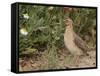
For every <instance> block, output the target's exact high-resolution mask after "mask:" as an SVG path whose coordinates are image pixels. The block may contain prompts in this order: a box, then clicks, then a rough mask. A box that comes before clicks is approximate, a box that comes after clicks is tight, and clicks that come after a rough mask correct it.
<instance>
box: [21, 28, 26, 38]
mask: <svg viewBox="0 0 100 76" xmlns="http://www.w3.org/2000/svg"><path fill="white" fill-rule="evenodd" d="M20 33H21V34H22V35H25V36H26V35H27V34H28V31H27V30H26V29H25V28H22V29H20Z"/></svg>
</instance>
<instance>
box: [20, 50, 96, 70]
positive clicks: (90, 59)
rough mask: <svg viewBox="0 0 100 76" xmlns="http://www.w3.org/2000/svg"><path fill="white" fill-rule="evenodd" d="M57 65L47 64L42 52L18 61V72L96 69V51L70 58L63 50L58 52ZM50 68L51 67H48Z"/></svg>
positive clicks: (45, 55)
mask: <svg viewBox="0 0 100 76" xmlns="http://www.w3.org/2000/svg"><path fill="white" fill-rule="evenodd" d="M57 54H58V60H57V63H56V64H57V65H55V66H52V65H50V64H48V63H50V61H48V56H47V53H46V52H45V51H44V52H42V53H39V54H34V55H33V57H23V58H20V59H19V71H37V70H49V69H71V68H88V67H96V51H95V50H93V51H89V52H88V54H89V56H79V57H78V56H76V57H75V56H72V55H71V54H70V53H69V52H68V51H65V50H64V49H62V50H58V53H57ZM50 66H52V67H50Z"/></svg>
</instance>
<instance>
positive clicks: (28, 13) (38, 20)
mask: <svg viewBox="0 0 100 76" xmlns="http://www.w3.org/2000/svg"><path fill="white" fill-rule="evenodd" d="M67 17H70V18H71V19H72V20H73V25H74V30H75V31H76V33H77V34H78V35H79V36H81V37H82V38H83V39H84V40H85V41H86V42H87V44H88V45H89V47H95V45H96V9H93V8H71V7H67V8H64V7H58V6H55V7H53V6H40V5H39V6H36V5H19V31H20V32H19V55H20V57H21V56H22V55H26V54H28V55H29V54H35V53H38V52H44V51H46V52H47V56H48V57H47V58H48V61H50V62H49V63H48V64H49V65H50V66H49V68H52V67H54V66H57V61H58V60H57V58H58V54H57V50H60V49H62V48H64V39H63V34H64V31H65V23H64V19H65V18H67Z"/></svg>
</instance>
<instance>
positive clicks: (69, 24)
mask: <svg viewBox="0 0 100 76" xmlns="http://www.w3.org/2000/svg"><path fill="white" fill-rule="evenodd" d="M65 25H66V30H65V33H64V43H65V47H66V48H67V50H68V51H69V52H70V53H71V54H72V55H73V56H74V57H75V58H76V62H77V58H79V56H82V55H88V53H87V51H88V50H89V48H88V47H87V45H86V43H85V41H84V40H82V38H81V37H79V36H78V35H77V34H76V33H75V32H74V30H73V21H72V19H70V18H67V19H66V20H65Z"/></svg>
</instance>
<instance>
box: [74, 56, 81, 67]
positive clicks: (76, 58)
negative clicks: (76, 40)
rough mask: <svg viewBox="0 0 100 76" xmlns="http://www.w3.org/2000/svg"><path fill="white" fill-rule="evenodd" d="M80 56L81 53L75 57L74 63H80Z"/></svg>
mask: <svg viewBox="0 0 100 76" xmlns="http://www.w3.org/2000/svg"><path fill="white" fill-rule="evenodd" d="M79 57H80V56H79V55H75V56H74V58H75V61H74V63H75V65H76V66H78V64H79Z"/></svg>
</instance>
